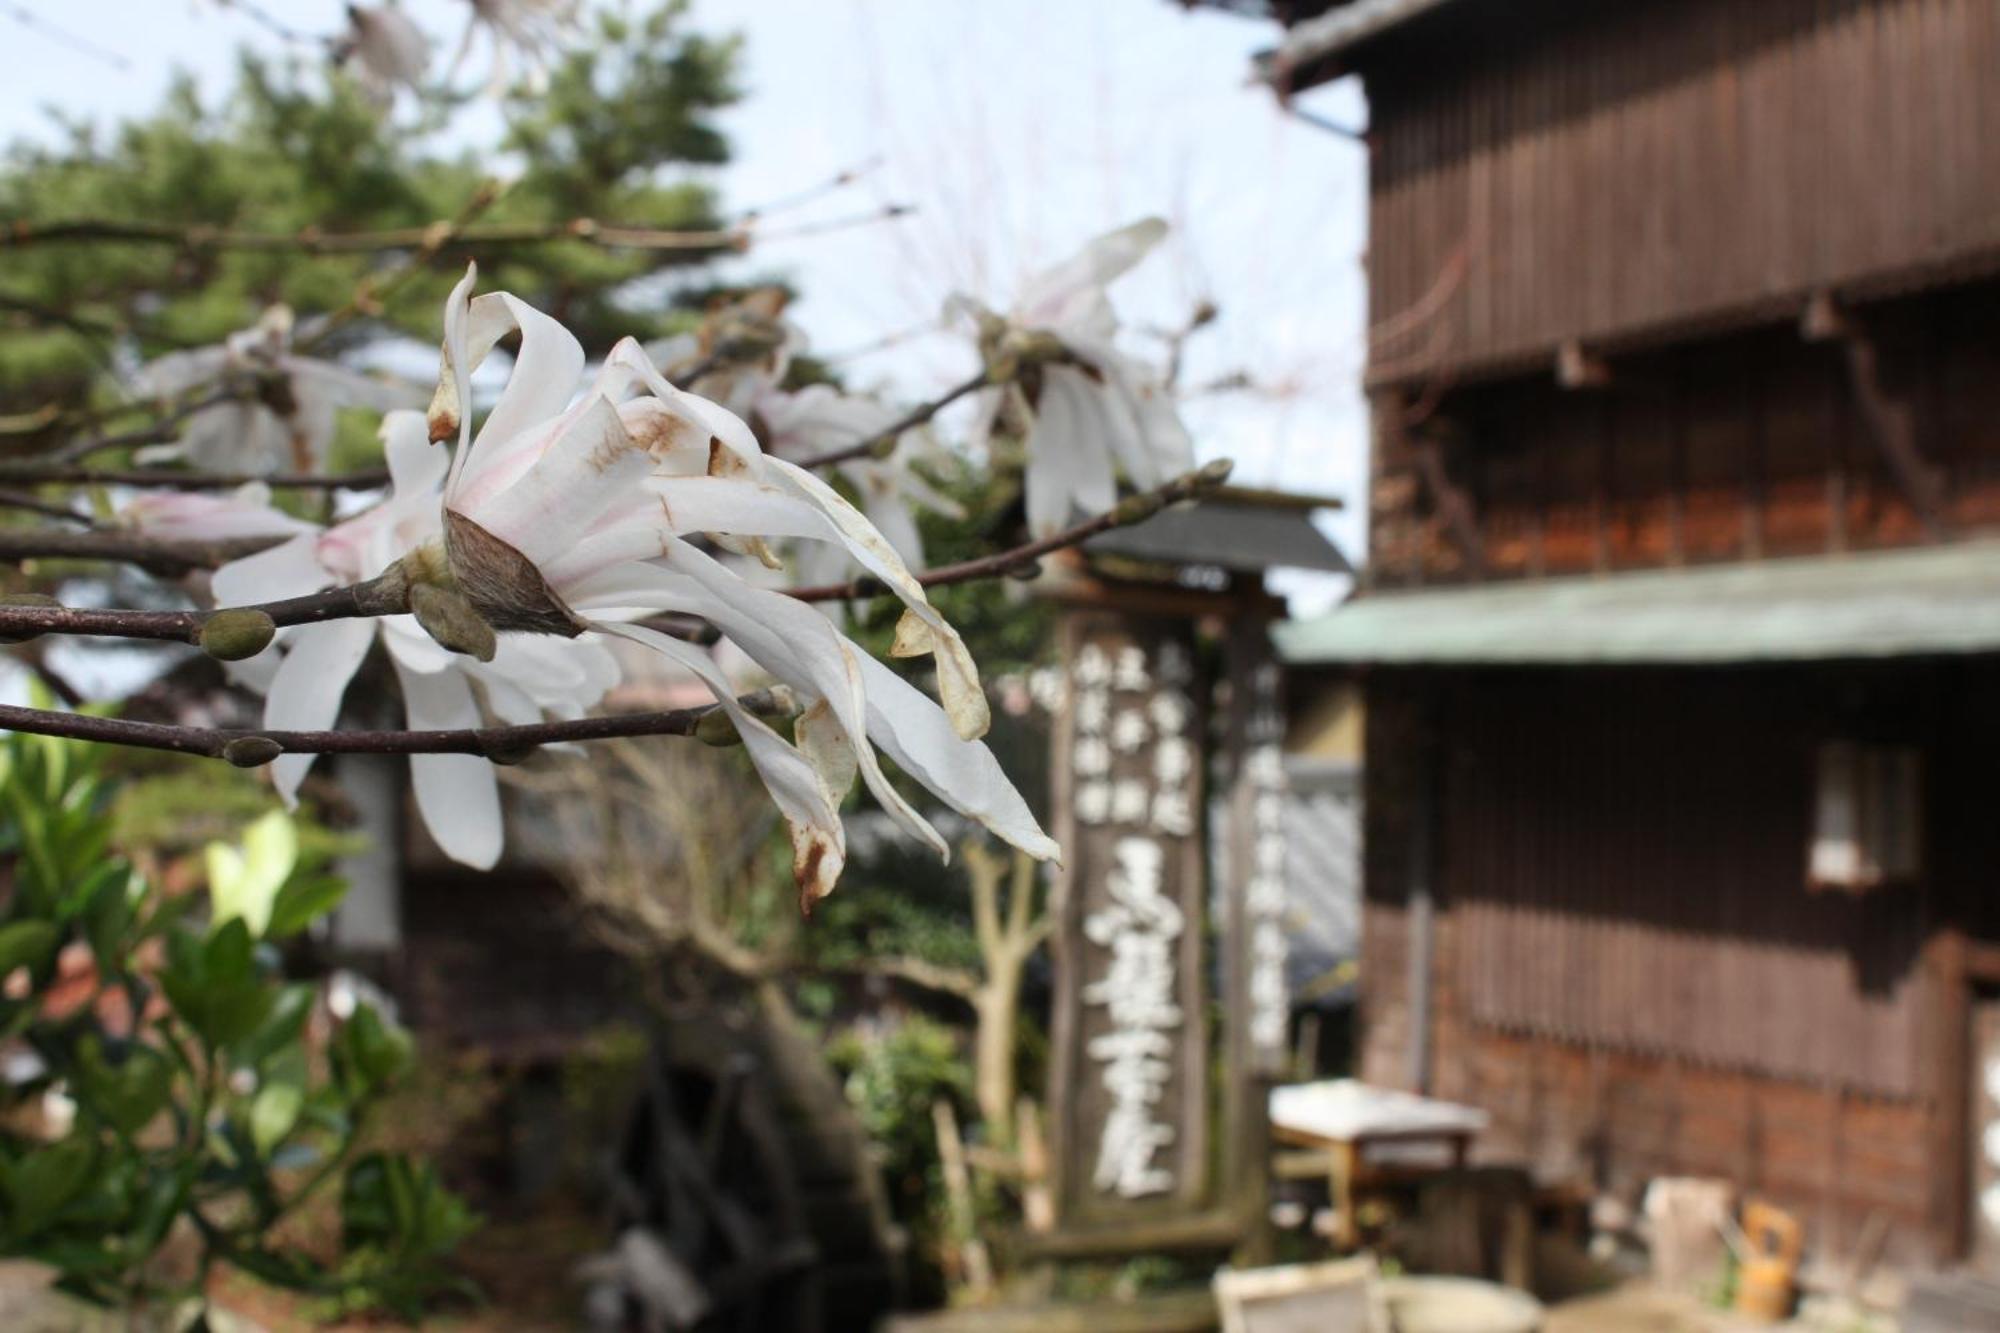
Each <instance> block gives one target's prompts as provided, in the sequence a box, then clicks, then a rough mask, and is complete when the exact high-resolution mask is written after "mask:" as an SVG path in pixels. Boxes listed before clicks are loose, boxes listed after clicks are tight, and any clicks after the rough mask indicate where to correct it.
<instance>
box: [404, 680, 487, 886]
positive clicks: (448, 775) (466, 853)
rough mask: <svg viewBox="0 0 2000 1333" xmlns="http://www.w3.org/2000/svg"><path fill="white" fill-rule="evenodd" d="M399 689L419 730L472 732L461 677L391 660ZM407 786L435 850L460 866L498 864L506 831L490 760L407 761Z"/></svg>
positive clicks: (468, 694)
mask: <svg viewBox="0 0 2000 1333" xmlns="http://www.w3.org/2000/svg"><path fill="white" fill-rule="evenodd" d="M389 660H390V661H391V662H392V663H393V664H394V665H395V668H396V679H397V681H398V683H400V684H401V685H402V687H403V709H404V712H405V714H406V715H407V716H408V718H409V721H410V726H411V727H413V728H415V729H417V730H420V731H430V730H433V729H436V728H444V727H476V726H479V725H480V723H481V721H482V719H481V718H480V716H479V705H478V703H477V702H476V701H474V699H473V697H472V686H471V685H470V684H468V683H467V681H466V679H465V676H464V675H463V673H461V672H458V671H439V672H436V673H434V674H428V675H427V674H424V673H422V672H417V671H411V670H409V669H407V668H405V667H404V666H403V664H402V663H401V662H400V661H397V660H396V659H395V658H394V657H391V658H390V659H389ZM410 785H411V787H412V788H413V789H414V791H415V792H416V797H417V813H418V814H420V815H422V816H423V820H424V827H425V828H427V829H429V830H430V834H431V840H432V841H433V842H435V843H437V845H438V848H439V850H441V851H442V852H444V854H445V855H446V856H449V857H450V858H451V859H452V860H454V861H457V862H458V863H459V864H461V865H468V866H471V867H473V868H474V869H475V870H491V869H492V868H493V865H494V863H495V862H497V861H498V860H499V859H500V848H501V844H502V842H503V841H504V840H505V838H506V828H505V825H504V823H503V821H502V819H501V813H500V783H499V780H498V779H497V778H496V777H495V776H494V773H493V765H492V763H491V761H489V760H486V759H482V758H480V757H479V756H478V755H473V754H418V755H411V756H410Z"/></svg>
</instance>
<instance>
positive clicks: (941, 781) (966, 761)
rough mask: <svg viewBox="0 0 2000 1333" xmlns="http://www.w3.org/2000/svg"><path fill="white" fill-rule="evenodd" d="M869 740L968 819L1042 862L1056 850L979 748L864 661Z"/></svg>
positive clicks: (921, 696)
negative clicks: (962, 737)
mask: <svg viewBox="0 0 2000 1333" xmlns="http://www.w3.org/2000/svg"><path fill="white" fill-rule="evenodd" d="M861 673H862V677H863V679H864V680H865V681H866V683H867V690H868V734H869V736H870V738H871V739H873V740H874V741H875V743H876V744H877V745H880V746H881V747H882V750H883V753H885V754H887V755H888V756H889V757H890V758H891V759H893V760H895V761H896V763H897V764H898V765H899V766H901V767H902V768H903V770H904V771H905V772H907V773H909V775H910V776H911V777H913V778H915V779H917V781H919V782H921V783H923V784H924V786H925V787H927V788H929V789H930V790H931V791H932V792H934V793H936V795H937V796H938V797H939V799H941V800H942V801H944V803H945V804H946V805H949V806H950V807H951V808H952V809H954V810H956V811H958V812H959V813H960V814H962V815H964V816H965V817H966V818H968V819H972V820H975V821H977V822H978V823H980V824H981V825H983V826H984V827H986V828H988V829H990V830H992V832H993V833H994V835H995V836H997V837H999V838H1001V839H1002V840H1003V841H1005V842H1008V843H1010V844H1012V845H1013V846H1015V847H1018V848H1020V849H1021V850H1022V851H1024V852H1026V853H1028V854H1029V855H1030V856H1032V857H1034V858H1036V859H1037V860H1041V861H1052V860H1060V859H1061V858H1062V848H1061V847H1060V846H1058V845H1057V844H1056V841H1055V839H1053V838H1051V837H1049V835H1048V834H1046V833H1044V832H1042V827H1041V825H1040V824H1039V823H1037V822H1036V820H1035V816H1034V812H1033V811H1031V810H1029V809H1028V803H1027V802H1026V801H1025V800H1023V799H1022V797H1021V793H1020V792H1019V791H1017V790H1016V789H1015V787H1014V784H1013V783H1012V782H1010V781H1008V779H1007V774H1006V773H1005V772H1004V771H1003V770H1002V769H1001V767H1000V761H999V760H998V759H995V758H994V757H993V751H991V750H989V749H988V748H987V747H986V746H985V744H984V743H982V742H980V741H973V740H963V739H961V738H960V737H959V736H958V734H957V733H956V732H955V731H954V730H953V729H952V726H951V721H950V719H949V718H947V717H946V716H945V714H944V710H943V709H941V708H939V707H938V706H937V705H936V704H935V703H933V702H932V701H931V699H930V697H929V696H928V695H926V694H925V693H924V692H923V691H922V690H920V689H918V688H917V687H916V686H914V685H912V684H910V683H909V682H908V681H906V680H904V679H903V678H902V677H901V676H899V675H897V674H896V673H895V672H894V671H892V670H890V669H889V668H888V667H886V666H884V665H883V664H882V663H880V662H878V661H876V660H875V659H874V658H872V657H868V656H866V655H865V654H864V655H863V656H862V658H861Z"/></svg>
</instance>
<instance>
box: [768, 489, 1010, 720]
mask: <svg viewBox="0 0 2000 1333" xmlns="http://www.w3.org/2000/svg"><path fill="white" fill-rule="evenodd" d="M769 473H770V476H771V479H772V480H773V481H774V482H776V483H778V484H779V485H781V486H789V487H791V488H793V489H794V490H796V491H797V492H798V493H799V494H801V495H803V496H804V497H805V498H806V499H807V500H809V501H811V502H812V503H813V504H814V505H815V506H817V507H818V508H819V510H820V512H822V513H824V514H825V515H826V517H827V519H828V521H829V522H831V523H832V524H833V526H834V529H835V530H836V531H837V532H838V533H839V534H840V538H841V541H842V542H843V544H845V545H846V547H847V549H848V550H849V551H851V552H853V553H854V558H855V559H856V560H857V561H859V562H860V563H861V565H862V567H863V568H865V569H867V570H868V572H869V573H871V574H873V575H875V577H877V578H879V579H881V580H882V581H883V582H884V583H886V584H888V585H889V588H890V590H891V591H893V592H894V593H895V594H896V596H897V597H899V598H901V599H902V602H903V605H904V606H906V607H908V608H909V614H910V615H913V616H915V617H916V618H917V619H918V620H921V621H922V622H923V623H924V624H925V625H926V626H928V627H929V629H930V632H931V646H930V651H931V652H932V653H934V654H935V655H936V658H937V678H938V696H939V697H940V698H941V699H942V700H943V702H944V710H945V712H946V713H947V714H948V715H949V716H950V717H951V721H952V725H953V726H954V727H956V728H957V729H958V734H959V735H961V736H964V737H966V738H968V739H970V738H972V737H975V736H984V735H985V734H986V728H987V727H988V726H990V725H991V724H992V720H993V715H992V711H991V709H990V708H989V706H988V705H987V702H986V691H985V690H983V689H982V688H980V684H979V668H978V666H977V665H975V664H974V662H973V660H972V652H971V650H970V649H968V648H967V647H966V646H965V641H964V640H963V639H961V638H960V637H959V635H958V631H957V630H955V629H953V628H952V627H951V624H950V622H948V621H947V620H945V618H944V617H943V616H941V615H939V614H938V612H937V608H936V607H934V606H932V605H931V604H930V599H929V598H928V597H926V596H925V595H924V586H923V584H921V583H919V582H917V580H916V578H915V576H914V575H912V574H911V573H910V570H909V567H908V566H907V565H905V564H904V563H903V559H902V557H901V556H899V555H897V554H896V551H895V548H893V547H892V546H890V545H889V542H888V539H887V538H885V537H883V535H882V534H881V533H880V532H878V531H877V530H876V528H875V525H874V524H872V523H870V522H869V521H868V519H867V518H866V516H864V515H863V514H862V513H861V511H860V510H858V509H856V508H855V507H854V506H853V505H851V504H849V503H848V502H847V501H846V500H845V499H843V498H841V495H840V493H839V492H838V491H836V490H834V489H833V487H831V486H829V485H827V484H826V483H825V482H824V481H821V480H820V479H819V478H818V477H816V476H814V475H813V474H812V473H810V472H808V471H806V470H805V469H804V468H802V467H799V466H798V465H797V464H795V463H789V462H787V461H785V460H784V459H782V458H773V459H771V460H769Z"/></svg>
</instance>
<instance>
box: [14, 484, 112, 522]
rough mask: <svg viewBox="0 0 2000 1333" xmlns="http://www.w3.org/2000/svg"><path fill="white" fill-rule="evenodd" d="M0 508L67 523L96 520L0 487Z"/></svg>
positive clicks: (49, 502) (80, 512) (32, 495)
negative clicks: (44, 516)
mask: <svg viewBox="0 0 2000 1333" xmlns="http://www.w3.org/2000/svg"><path fill="white" fill-rule="evenodd" d="M0 508H5V509H21V510H25V511H27V512H28V513H31V514H44V515H46V516H48V517H49V518H59V519H62V520H64V521H65V522H69V523H83V524H86V525H87V524H92V523H95V522H96V520H95V519H93V518H91V516H90V515H88V514H86V513H83V512H82V511H81V510H76V509H72V508H70V507H69V506H68V505H65V504H56V503H53V502H52V501H49V500H44V499H42V497H41V496H39V495H34V494H31V493H29V492H27V491H17V490H13V489H11V488H8V487H4V486H0Z"/></svg>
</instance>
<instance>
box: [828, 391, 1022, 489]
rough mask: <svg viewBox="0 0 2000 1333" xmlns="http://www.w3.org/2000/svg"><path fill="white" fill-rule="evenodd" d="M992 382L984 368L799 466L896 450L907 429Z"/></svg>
mask: <svg viewBox="0 0 2000 1333" xmlns="http://www.w3.org/2000/svg"><path fill="white" fill-rule="evenodd" d="M992 383H993V380H992V379H991V378H990V377H989V376H988V375H987V373H986V371H985V370H983V369H982V370H981V371H980V372H979V373H978V374H977V375H974V376H973V377H972V378H971V379H969V380H966V381H965V382H964V383H962V384H955V385H953V386H952V387H951V388H949V389H946V390H945V391H944V392H943V393H942V394H939V395H938V396H937V397H936V398H933V399H931V400H930V401H929V402H927V403H920V404H918V405H917V406H916V407H913V408H911V409H910V410H909V411H907V412H905V413H904V414H903V415H902V416H900V417H897V418H896V419H895V420H894V421H892V422H890V423H889V424H888V425H886V426H884V427H883V428H882V429H881V430H878V431H876V432H875V433H874V434H873V435H869V436H866V437H864V438H863V439H860V440H856V441H855V442H854V443H853V444H844V445H842V446H841V447H840V448H838V449H829V450H827V451H826V452H825V453H823V454H815V455H813V456H812V457H811V458H802V459H799V460H798V465H799V466H800V467H802V468H807V469H811V468H816V467H831V466H832V465H833V464H835V463H847V462H852V461H853V460H854V459H857V458H862V457H865V456H866V455H869V454H872V453H874V452H875V451H876V450H877V449H878V448H880V449H885V450H893V449H894V448H895V444H896V441H897V440H899V439H901V438H902V436H903V432H904V431H906V430H915V429H916V428H917V427H919V426H921V425H923V424H924V423H925V422H927V421H929V420H930V419H931V418H932V417H934V416H936V415H937V414H938V413H940V412H942V411H944V409H945V408H947V407H949V406H951V405H952V404H953V403H955V402H957V401H958V400H959V399H961V398H963V397H965V395H967V394H969V393H976V392H978V391H979V390H981V389H983V388H986V387H987V386H988V385H990V384H992Z"/></svg>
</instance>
